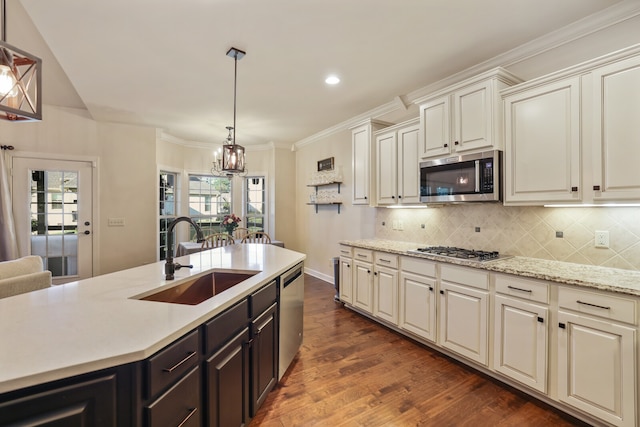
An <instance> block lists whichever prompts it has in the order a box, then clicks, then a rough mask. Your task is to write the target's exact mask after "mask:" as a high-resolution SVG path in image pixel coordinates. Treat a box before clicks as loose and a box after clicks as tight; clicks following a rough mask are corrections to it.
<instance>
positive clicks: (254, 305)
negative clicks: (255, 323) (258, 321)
mask: <svg viewBox="0 0 640 427" xmlns="http://www.w3.org/2000/svg"><path fill="white" fill-rule="evenodd" d="M276 298H277V286H276V281H275V280H274V281H273V282H271V283H269V284H268V285H267V286H265V287H263V288H260V289H258V290H257V291H256V292H254V293H253V294H252V295H251V297H250V301H251V306H250V312H249V317H250V318H252V319H253V318H254V317H256V316H257V315H259V314H260V313H262V312H263V311H265V310H266V309H267V308H269V307H270V306H271V305H272V304H273V303H274V302H276Z"/></svg>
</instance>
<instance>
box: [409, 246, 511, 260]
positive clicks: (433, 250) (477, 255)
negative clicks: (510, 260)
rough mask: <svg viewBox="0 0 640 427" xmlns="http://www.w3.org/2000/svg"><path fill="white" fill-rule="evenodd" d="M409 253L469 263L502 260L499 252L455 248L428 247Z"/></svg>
mask: <svg viewBox="0 0 640 427" xmlns="http://www.w3.org/2000/svg"><path fill="white" fill-rule="evenodd" d="M409 252H413V253H422V254H429V255H439V256H444V257H449V258H457V259H464V260H469V261H491V260H494V259H498V258H502V257H501V255H500V253H499V252H498V251H479V250H474V249H464V248H456V247H453V246H427V247H424V248H418V249H416V250H411V251H409Z"/></svg>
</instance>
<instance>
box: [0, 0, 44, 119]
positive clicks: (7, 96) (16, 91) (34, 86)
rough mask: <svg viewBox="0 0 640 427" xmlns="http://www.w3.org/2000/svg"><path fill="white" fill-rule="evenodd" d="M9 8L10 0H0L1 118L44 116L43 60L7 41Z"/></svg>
mask: <svg viewBox="0 0 640 427" xmlns="http://www.w3.org/2000/svg"><path fill="white" fill-rule="evenodd" d="M6 12H7V5H6V0H0V13H1V14H2V40H0V119H4V120H9V121H31V120H42V96H41V86H42V60H41V59H40V58H38V57H36V56H34V55H31V54H30V53H27V52H25V51H23V50H20V49H18V48H16V47H14V46H11V45H10V44H8V43H7V13H6Z"/></svg>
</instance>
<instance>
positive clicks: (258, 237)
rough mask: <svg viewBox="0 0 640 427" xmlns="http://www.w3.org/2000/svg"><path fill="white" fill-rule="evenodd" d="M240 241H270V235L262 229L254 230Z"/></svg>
mask: <svg viewBox="0 0 640 427" xmlns="http://www.w3.org/2000/svg"><path fill="white" fill-rule="evenodd" d="M241 243H271V237H269V235H268V234H267V233H265V232H264V231H254V232H253V233H249V234H247V235H246V236H244V237H243V238H242V242H241Z"/></svg>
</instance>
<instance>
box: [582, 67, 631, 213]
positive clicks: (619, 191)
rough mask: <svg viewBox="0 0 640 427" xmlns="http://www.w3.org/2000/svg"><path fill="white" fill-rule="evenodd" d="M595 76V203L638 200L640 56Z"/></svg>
mask: <svg viewBox="0 0 640 427" xmlns="http://www.w3.org/2000/svg"><path fill="white" fill-rule="evenodd" d="M591 77H592V85H593V118H592V121H591V124H592V126H593V127H592V134H591V135H592V138H593V191H594V193H593V198H594V201H596V202H597V201H600V200H602V201H616V200H620V201H628V200H634V201H638V200H640V168H638V159H640V120H639V118H640V56H637V57H634V58H630V59H626V60H623V61H619V62H615V63H613V64H610V65H607V66H604V67H601V68H597V69H595V70H594V71H593V73H592V76H591Z"/></svg>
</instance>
